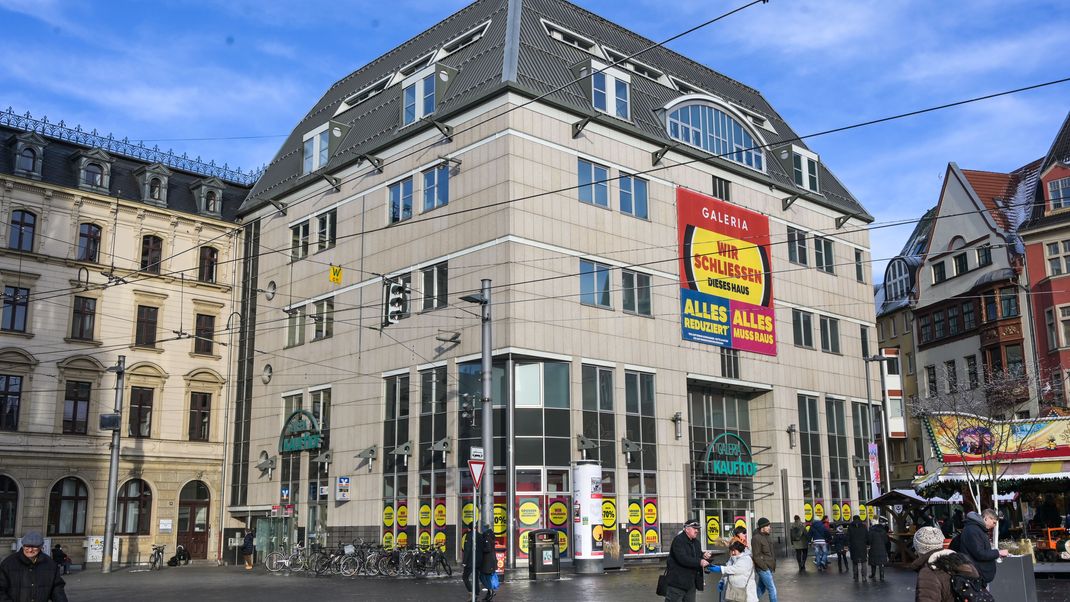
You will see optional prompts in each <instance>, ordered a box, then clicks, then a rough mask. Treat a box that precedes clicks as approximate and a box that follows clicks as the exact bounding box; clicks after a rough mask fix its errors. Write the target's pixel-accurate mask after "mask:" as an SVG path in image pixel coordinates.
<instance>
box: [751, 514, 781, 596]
mask: <svg viewBox="0 0 1070 602" xmlns="http://www.w3.org/2000/svg"><path fill="white" fill-rule="evenodd" d="M772 531H773V525H772V524H771V523H770V522H769V519H768V518H765V517H764V516H763V517H762V518H759V519H758V531H757V532H755V533H754V539H752V540H751V558H752V559H753V560H754V570H755V577H754V578H755V581H757V582H758V588H757V597H756V598H755V599H756V600H758V599H761V597H762V596H764V595H765V592H769V602H777V596H776V583H774V582H773V573H775V572H776V551H775V549H774V548H773V538H772V537H770V533H772Z"/></svg>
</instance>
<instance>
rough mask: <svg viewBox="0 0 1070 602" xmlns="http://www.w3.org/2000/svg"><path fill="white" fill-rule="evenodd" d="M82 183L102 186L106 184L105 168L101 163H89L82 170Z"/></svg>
mask: <svg viewBox="0 0 1070 602" xmlns="http://www.w3.org/2000/svg"><path fill="white" fill-rule="evenodd" d="M82 183H83V184H85V185H86V186H96V187H100V186H103V185H104V168H103V167H101V166H100V163H87V164H86V166H85V169H83V170H82Z"/></svg>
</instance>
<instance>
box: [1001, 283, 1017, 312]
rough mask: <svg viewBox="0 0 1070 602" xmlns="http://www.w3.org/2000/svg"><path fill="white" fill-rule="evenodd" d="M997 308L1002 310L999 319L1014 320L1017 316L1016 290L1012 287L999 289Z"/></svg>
mask: <svg viewBox="0 0 1070 602" xmlns="http://www.w3.org/2000/svg"><path fill="white" fill-rule="evenodd" d="M999 306H1000V309H1001V310H1002V314H1001V316H1000V317H1002V318H1014V317H1017V316H1018V290H1017V289H1015V288H1014V287H1013V286H1008V287H1005V288H1001V289H999Z"/></svg>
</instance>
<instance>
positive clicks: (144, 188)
mask: <svg viewBox="0 0 1070 602" xmlns="http://www.w3.org/2000/svg"><path fill="white" fill-rule="evenodd" d="M134 177H136V178H137V183H138V188H140V190H141V202H143V203H148V204H150V205H156V206H158V207H166V206H167V181H168V178H170V177H171V170H170V169H168V168H167V166H166V165H163V164H162V163H153V164H152V165H144V166H142V167H139V168H137V169H136V170H134Z"/></svg>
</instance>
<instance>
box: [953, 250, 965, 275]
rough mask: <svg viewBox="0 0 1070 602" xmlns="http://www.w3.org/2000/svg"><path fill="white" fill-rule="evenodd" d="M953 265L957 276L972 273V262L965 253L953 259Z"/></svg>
mask: <svg viewBox="0 0 1070 602" xmlns="http://www.w3.org/2000/svg"><path fill="white" fill-rule="evenodd" d="M951 263H953V264H954V265H955V275H956V276H960V275H962V274H965V273H966V272H968V271H970V262H969V259H967V258H966V254H965V253H959V254H958V255H955V256H954V257H952V258H951Z"/></svg>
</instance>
